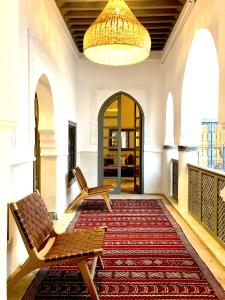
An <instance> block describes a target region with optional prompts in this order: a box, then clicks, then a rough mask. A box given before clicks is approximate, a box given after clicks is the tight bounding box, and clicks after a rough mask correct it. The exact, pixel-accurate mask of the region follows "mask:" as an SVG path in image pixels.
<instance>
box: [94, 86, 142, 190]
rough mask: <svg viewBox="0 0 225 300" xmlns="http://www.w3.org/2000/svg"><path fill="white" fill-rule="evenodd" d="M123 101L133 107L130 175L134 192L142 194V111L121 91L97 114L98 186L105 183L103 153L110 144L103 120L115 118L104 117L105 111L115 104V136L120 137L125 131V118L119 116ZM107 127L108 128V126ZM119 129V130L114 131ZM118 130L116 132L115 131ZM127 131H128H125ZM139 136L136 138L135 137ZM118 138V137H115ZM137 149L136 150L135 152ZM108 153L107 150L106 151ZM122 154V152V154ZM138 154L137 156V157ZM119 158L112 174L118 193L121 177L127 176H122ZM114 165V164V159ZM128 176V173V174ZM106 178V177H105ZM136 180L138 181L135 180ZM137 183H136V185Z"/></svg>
mask: <svg viewBox="0 0 225 300" xmlns="http://www.w3.org/2000/svg"><path fill="white" fill-rule="evenodd" d="M124 101H128V102H129V101H130V102H131V103H132V105H133V118H134V119H133V143H134V145H133V155H134V163H133V170H134V171H133V172H134V175H132V176H133V177H134V190H135V191H136V192H138V193H143V191H144V179H143V172H144V168H143V161H144V155H143V146H144V113H143V109H142V107H141V106H140V104H139V103H138V101H137V100H136V99H135V98H134V97H132V96H131V95H130V94H128V93H125V92H123V91H120V92H117V93H115V94H113V95H112V96H110V97H109V98H108V99H107V100H106V101H105V102H104V103H103V104H102V106H101V108H100V110H99V113H98V183H99V184H103V183H105V182H104V181H105V179H104V176H105V171H106V169H107V167H106V168H104V166H105V162H106V160H105V154H104V153H105V151H104V148H108V146H107V143H108V144H110V141H109V140H110V133H107V135H108V139H109V140H108V141H106V140H107V138H105V133H104V128H105V127H104V125H103V124H104V123H103V121H104V119H106V118H111V119H112V118H114V119H115V117H110V116H106V115H105V112H106V111H107V109H108V108H109V107H110V110H112V107H111V106H113V105H114V104H115V103H116V102H117V105H118V106H117V108H113V109H117V110H118V111H117V114H118V115H117V117H116V118H118V121H117V124H116V123H115V124H114V128H115V130H116V132H117V134H119V136H121V132H125V131H126V129H125V130H123V129H124V128H122V123H123V126H124V122H123V120H124V119H125V118H123V117H122V114H121V103H124ZM122 111H123V110H122ZM138 122H139V128H138V129H137V127H138V126H137V123H138ZM108 127H109V126H108ZM116 128H119V129H116ZM121 129H122V130H121ZM117 130H118V131H117ZM127 131H129V130H127ZM136 134H137V135H139V136H137V135H136ZM117 137H118V135H117ZM118 140H120V138H118ZM137 141H138V143H139V145H138V146H137V143H136V142H137ZM117 147H119V148H120V150H118V153H121V149H122V136H121V144H120V142H119V144H118V146H117ZM137 149H138V150H137ZM122 150H123V151H132V150H131V149H124V148H123V149H122ZM107 151H108V150H107ZM123 153H124V152H123ZM137 153H138V155H137ZM121 158H122V157H121V156H120V155H119V154H118V159H117V161H118V166H117V170H114V172H116V173H115V174H116V175H115V177H117V179H114V180H115V185H116V186H117V188H116V189H115V191H116V192H120V191H121V184H120V182H121V180H122V177H124V176H128V175H124V176H123V175H122V174H125V172H123V170H124V169H125V168H122V167H121V163H120V162H119V161H120V160H121ZM124 159H125V157H124ZM114 164H115V159H114ZM137 169H138V171H137ZM137 173H139V174H138V175H136V174H137ZM129 174H130V173H129ZM132 176H130V175H129V176H128V177H132ZM106 177H107V176H106ZM137 179H138V180H137ZM137 182H138V183H137Z"/></svg>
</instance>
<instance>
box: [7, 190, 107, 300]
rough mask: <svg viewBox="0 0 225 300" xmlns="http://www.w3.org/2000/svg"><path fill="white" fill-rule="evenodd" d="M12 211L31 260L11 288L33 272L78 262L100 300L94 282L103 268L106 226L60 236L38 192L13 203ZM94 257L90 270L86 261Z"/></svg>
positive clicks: (13, 279) (93, 294)
mask: <svg viewBox="0 0 225 300" xmlns="http://www.w3.org/2000/svg"><path fill="white" fill-rule="evenodd" d="M10 209H11V211H12V214H13V217H14V219H15V221H16V224H17V226H18V229H19V231H20V234H21V236H22V239H23V241H24V244H25V246H26V249H27V252H28V255H29V257H28V259H27V261H26V262H25V263H24V265H23V266H21V267H20V268H18V269H17V270H16V271H15V272H14V273H13V274H12V275H11V276H10V277H9V279H8V288H11V287H12V286H13V285H14V284H15V283H16V282H17V281H18V280H19V279H21V278H22V277H24V276H25V275H26V274H28V273H29V272H31V271H32V270H34V269H38V268H44V267H48V266H53V265H60V264H63V263H69V262H73V263H74V262H75V263H77V265H78V267H79V270H80V272H81V274H82V276H83V279H84V281H85V283H86V285H87V288H88V290H89V293H90V295H91V297H92V299H94V300H96V299H99V297H98V294H97V291H96V288H95V286H94V283H93V277H94V274H95V268H96V265H97V264H98V265H99V266H100V267H101V268H103V263H102V260H101V255H102V253H103V249H102V243H103V239H104V234H105V230H106V227H99V228H94V229H79V230H76V231H71V232H64V233H62V234H58V233H56V232H55V230H54V228H53V223H52V221H51V219H50V217H49V214H48V211H47V208H46V206H45V204H44V201H43V199H42V198H41V196H40V194H39V193H38V191H35V192H34V193H32V194H30V195H28V196H27V197H25V198H23V199H22V200H20V201H18V202H15V203H11V204H10ZM89 258H93V262H92V266H91V270H89V268H88V265H87V261H88V259H89Z"/></svg>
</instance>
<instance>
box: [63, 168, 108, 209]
mask: <svg viewBox="0 0 225 300" xmlns="http://www.w3.org/2000/svg"><path fill="white" fill-rule="evenodd" d="M73 174H74V176H75V177H76V179H77V182H78V185H79V188H80V194H79V195H78V196H77V197H76V198H75V199H74V200H73V202H71V204H70V205H69V207H68V208H67V209H66V212H69V211H71V210H73V209H74V208H75V207H76V206H77V205H78V204H79V202H80V201H81V200H83V199H87V198H89V197H92V196H98V195H100V196H102V197H103V199H104V201H105V204H106V206H107V208H108V210H109V212H112V208H111V205H112V202H111V199H110V197H109V193H110V192H112V191H113V185H111V184H109V185H103V186H98V187H93V188H89V187H88V185H87V181H86V180H85V178H84V175H83V173H82V171H81V169H80V168H79V167H76V168H75V169H73Z"/></svg>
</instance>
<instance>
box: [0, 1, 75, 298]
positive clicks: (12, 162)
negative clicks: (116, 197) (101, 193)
mask: <svg viewBox="0 0 225 300" xmlns="http://www.w3.org/2000/svg"><path fill="white" fill-rule="evenodd" d="M5 2H7V4H6V3H4V5H3V9H1V12H0V20H1V26H0V27H1V30H3V32H2V31H1V36H2V37H3V39H4V43H3V44H4V47H1V62H2V63H1V68H0V78H1V87H3V88H1V90H0V93H1V94H0V99H1V109H0V136H1V147H0V150H1V153H0V154H1V161H2V162H3V161H4V165H3V164H1V169H2V172H1V173H0V182H2V183H3V182H5V188H4V193H3V194H2V195H1V196H2V197H1V200H0V201H1V207H4V210H2V209H1V211H0V214H1V217H0V219H1V220H4V224H3V226H0V244H1V246H2V245H5V243H6V236H5V232H6V218H5V217H6V206H5V203H6V202H11V201H13V200H14V199H20V198H22V197H23V196H25V195H26V194H28V193H30V192H32V190H33V160H34V159H35V158H34V152H33V151H34V126H35V123H34V95H35V90H36V86H37V83H38V80H39V78H40V77H41V76H42V75H43V74H45V75H46V77H47V79H48V81H49V84H50V87H51V91H52V99H53V100H52V101H53V103H52V106H53V120H54V124H53V126H52V129H53V131H54V136H55V141H54V147H51V145H52V144H53V143H52V140H51V139H49V140H48V139H47V140H45V147H44V148H43V149H42V151H43V153H44V154H43V155H44V158H45V159H48V162H50V161H51V160H52V159H53V160H54V166H53V169H54V170H55V173H51V172H50V170H48V174H45V175H47V176H46V177H47V178H49V180H50V181H49V182H52V181H51V178H53V179H54V181H55V190H56V191H55V193H54V194H55V196H56V199H55V203H54V205H53V206H55V207H53V208H55V209H57V210H58V212H59V213H62V212H63V210H64V209H65V207H66V205H67V201H68V198H70V199H72V198H73V197H74V195H75V194H76V193H77V189H76V187H74V186H72V187H71V188H70V189H67V184H66V174H67V155H68V137H67V131H68V120H71V121H74V122H77V91H78V85H77V84H78V77H77V74H78V55H77V50H76V49H75V46H74V44H73V41H72V39H71V37H70V35H69V33H68V30H67V29H66V26H65V24H64V22H63V20H62V17H61V15H60V13H59V12H58V9H57V7H56V5H55V1H53V0H51V1H45V0H29V1H27V0H20V1H15V0H14V1H10V0H9V1H5ZM8 11H10V15H11V16H12V20H10V19H11V18H8V14H7V12H8ZM6 29H7V30H6ZM2 100H3V101H2ZM5 120H7V122H6V121H5ZM47 123H48V122H46V126H45V128H44V129H48V124H47ZM41 129H43V128H41ZM3 137H4V139H3ZM3 150H4V151H3ZM3 167H4V168H3ZM51 168H52V166H51ZM50 188H51V187H50V186H49V184H46V186H43V189H44V190H45V191H46V190H47V189H50ZM1 189H2V190H3V187H2V186H1ZM45 200H46V202H47V204H48V205H51V203H48V199H45ZM3 204H4V205H3ZM2 205H3V206H2ZM9 228H10V234H9V238H10V239H9V242H8V253H7V256H8V262H7V266H8V274H10V273H11V272H12V271H13V270H15V268H16V267H17V266H18V264H20V263H23V262H24V259H25V257H26V251H25V250H24V248H23V247H21V246H19V245H20V244H21V239H20V237H19V233H18V231H17V230H16V228H15V224H14V221H13V220H12V217H11V215H10V218H9ZM1 249H3V248H1ZM1 259H3V262H2V263H3V265H6V254H5V256H4V258H2V255H1ZM5 269H6V268H5ZM2 272H3V270H2ZM2 272H1V276H2V277H3V278H1V280H0V281H1V282H3V283H4V282H6V274H5V273H4V274H2ZM1 293H2V294H1ZM0 298H1V299H5V298H6V297H5V286H4V289H2V290H0Z"/></svg>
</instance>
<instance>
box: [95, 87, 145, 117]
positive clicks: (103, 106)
mask: <svg viewBox="0 0 225 300" xmlns="http://www.w3.org/2000/svg"><path fill="white" fill-rule="evenodd" d="M118 95H124V96H126V97H128V98H130V99H132V100H133V101H134V102H135V103H136V104H137V105H138V108H139V110H140V112H141V114H142V116H143V118H144V111H143V109H142V107H141V105H140V104H139V103H138V101H137V100H136V99H135V98H134V97H133V96H131V95H130V94H128V93H126V92H122V91H120V92H117V93H115V94H113V95H112V96H110V97H109V98H108V99H107V100H106V101H105V102H104V103H103V104H102V106H101V107H100V110H99V113H98V119H99V116H100V115H101V114H102V113H103V112H104V111H105V109H106V108H107V106H109V105H110V104H111V103H112V102H113V101H114V100H115V97H117V96H118Z"/></svg>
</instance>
